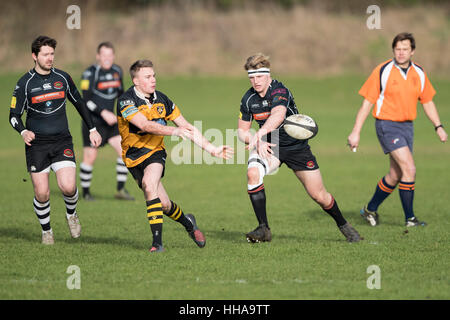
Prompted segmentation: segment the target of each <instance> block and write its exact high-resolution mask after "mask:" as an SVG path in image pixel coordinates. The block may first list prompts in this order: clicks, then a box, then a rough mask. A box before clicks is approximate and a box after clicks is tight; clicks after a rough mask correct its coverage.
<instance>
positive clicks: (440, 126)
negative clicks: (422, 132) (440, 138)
mask: <svg viewBox="0 0 450 320" xmlns="http://www.w3.org/2000/svg"><path fill="white" fill-rule="evenodd" d="M439 128H444V126H443V125H442V124H440V125H438V126H436V127H434V131H437V129H439Z"/></svg>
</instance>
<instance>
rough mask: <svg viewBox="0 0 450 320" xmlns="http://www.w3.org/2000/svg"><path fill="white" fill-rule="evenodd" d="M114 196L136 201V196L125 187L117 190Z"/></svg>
mask: <svg viewBox="0 0 450 320" xmlns="http://www.w3.org/2000/svg"><path fill="white" fill-rule="evenodd" d="M114 198H116V199H119V200H130V201H134V197H133V196H132V195H130V194H129V193H128V191H127V189H125V188H123V189H120V190H118V191H117V193H116V194H115V195H114Z"/></svg>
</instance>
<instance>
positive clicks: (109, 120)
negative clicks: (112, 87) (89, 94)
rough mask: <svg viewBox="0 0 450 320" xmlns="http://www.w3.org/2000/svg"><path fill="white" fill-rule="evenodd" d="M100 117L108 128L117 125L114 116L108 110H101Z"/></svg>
mask: <svg viewBox="0 0 450 320" xmlns="http://www.w3.org/2000/svg"><path fill="white" fill-rule="evenodd" d="M100 115H101V116H102V118H103V120H105V122H106V123H107V124H108V125H109V126H113V125H115V124H116V123H117V117H116V115H115V114H114V113H112V112H111V111H109V110H106V109H103V110H102V112H100Z"/></svg>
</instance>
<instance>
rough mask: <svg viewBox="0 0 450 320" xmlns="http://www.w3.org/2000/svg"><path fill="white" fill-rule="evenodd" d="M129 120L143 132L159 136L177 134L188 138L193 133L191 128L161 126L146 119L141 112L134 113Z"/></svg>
mask: <svg viewBox="0 0 450 320" xmlns="http://www.w3.org/2000/svg"><path fill="white" fill-rule="evenodd" d="M130 122H131V123H132V124H134V125H135V126H136V127H138V128H139V129H141V130H142V131H144V132H148V133H151V134H155V135H159V136H177V137H181V138H183V139H186V138H189V139H190V136H191V135H192V134H193V133H192V130H191V129H189V128H185V127H169V126H163V125H162V124H159V123H157V122H155V121H151V120H148V119H147V118H146V117H145V116H144V115H143V114H142V113H140V112H138V113H136V114H135V115H134V116H133V118H131V119H130Z"/></svg>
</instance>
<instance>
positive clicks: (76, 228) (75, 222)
mask: <svg viewBox="0 0 450 320" xmlns="http://www.w3.org/2000/svg"><path fill="white" fill-rule="evenodd" d="M66 219H67V225H68V226H69V231H70V235H71V236H72V238H75V239H76V238H79V237H80V235H81V224H80V220H79V219H78V216H77V214H76V213H74V214H72V215H71V216H70V218H67V217H66Z"/></svg>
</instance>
